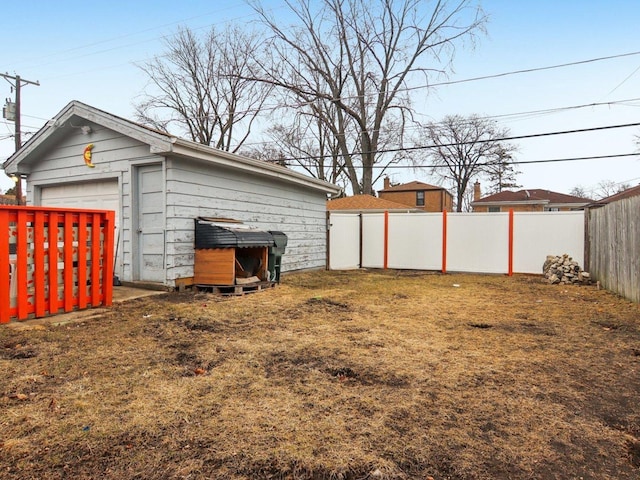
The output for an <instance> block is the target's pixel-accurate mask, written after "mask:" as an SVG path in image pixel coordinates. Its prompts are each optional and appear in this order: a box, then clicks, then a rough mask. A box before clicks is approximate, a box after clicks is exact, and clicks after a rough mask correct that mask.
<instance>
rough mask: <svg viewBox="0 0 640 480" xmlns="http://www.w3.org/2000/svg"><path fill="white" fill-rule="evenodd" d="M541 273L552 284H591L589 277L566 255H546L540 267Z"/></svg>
mask: <svg viewBox="0 0 640 480" xmlns="http://www.w3.org/2000/svg"><path fill="white" fill-rule="evenodd" d="M542 273H543V274H544V278H545V279H546V280H547V282H549V283H551V284H554V283H560V284H565V285H566V284H570V283H577V284H582V285H586V284H589V283H591V275H589V273H588V272H585V271H583V270H582V268H580V265H579V264H578V262H576V261H575V260H573V259H572V258H571V257H570V256H569V255H567V254H566V253H565V254H564V255H559V256H556V255H547V259H546V260H545V262H544V265H543V266H542Z"/></svg>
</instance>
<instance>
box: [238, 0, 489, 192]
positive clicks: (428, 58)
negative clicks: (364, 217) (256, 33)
mask: <svg viewBox="0 0 640 480" xmlns="http://www.w3.org/2000/svg"><path fill="white" fill-rule="evenodd" d="M250 3H251V5H252V6H253V8H254V9H255V11H256V12H257V13H258V14H259V16H260V19H261V21H262V23H263V24H264V25H265V26H266V27H268V29H269V30H270V31H271V32H272V38H271V41H270V42H269V43H268V52H269V54H270V56H269V57H266V58H265V60H264V62H263V63H262V65H261V66H262V69H261V72H260V74H259V75H257V76H255V77H252V78H254V79H256V80H259V81H262V82H264V83H267V84H269V85H273V86H275V87H278V88H279V89H281V90H283V91H285V92H287V94H288V96H289V98H290V100H295V102H296V108H298V109H300V108H306V109H307V111H308V112H309V114H311V115H314V116H315V117H316V118H317V119H318V120H320V122H322V123H323V127H322V128H323V129H324V130H325V131H326V132H330V133H331V135H332V136H333V137H334V141H335V144H336V145H337V147H338V148H339V152H340V156H341V161H340V162H341V164H340V168H344V172H345V174H346V175H347V177H348V179H349V183H350V184H351V188H352V190H353V193H372V191H373V183H374V182H375V180H376V178H378V177H379V176H380V175H382V174H383V173H384V170H385V168H386V167H388V166H389V165H390V164H391V163H394V162H398V161H401V160H402V159H403V154H402V153H401V149H402V146H403V133H404V125H405V123H406V122H408V121H409V120H410V119H411V113H412V107H411V103H410V101H409V87H410V81H411V80H412V79H413V78H414V77H415V76H416V75H420V78H421V80H422V81H423V82H424V83H425V84H427V85H428V83H429V78H430V76H431V75H432V74H434V73H438V74H440V73H442V72H444V71H447V70H448V68H449V67H450V63H451V60H452V58H453V54H454V51H455V48H456V47H457V46H458V45H459V44H460V43H461V42H462V41H463V40H466V39H473V36H474V34H475V33H476V32H478V31H481V30H482V29H483V26H484V23H485V16H484V14H483V13H482V11H481V10H480V9H479V8H477V7H473V6H472V0H455V1H447V0H439V1H435V2H428V1H426V0H318V1H311V0H285V4H286V5H287V7H288V10H289V13H290V14H291V15H287V14H285V15H282V18H287V19H288V18H291V16H293V18H295V20H296V22H297V23H296V25H294V26H291V27H290V26H287V25H284V24H283V23H282V22H280V21H278V20H276V19H275V18H273V16H271V15H270V14H269V12H268V11H267V10H266V9H264V8H263V7H262V6H261V5H260V4H259V3H258V0H250ZM385 150H387V151H389V150H395V151H396V152H395V153H384V151H385Z"/></svg>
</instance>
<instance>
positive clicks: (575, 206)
mask: <svg viewBox="0 0 640 480" xmlns="http://www.w3.org/2000/svg"><path fill="white" fill-rule="evenodd" d="M591 203H593V200H591V199H589V198H581V197H575V196H573V195H567V194H564V193H557V192H552V191H550V190H543V189H537V188H536V189H527V190H519V191H517V192H512V191H509V190H505V191H502V192H499V193H494V194H493V195H489V196H487V197H483V198H482V197H481V191H480V183H479V182H476V183H475V185H474V186H473V202H471V207H472V208H473V212H474V213H475V212H508V211H509V210H513V211H514V212H567V211H570V210H580V209H582V208H584V207H585V206H587V205H589V204H591Z"/></svg>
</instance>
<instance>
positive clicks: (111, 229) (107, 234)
mask: <svg viewBox="0 0 640 480" xmlns="http://www.w3.org/2000/svg"><path fill="white" fill-rule="evenodd" d="M115 227H116V213H115V212H113V211H108V212H107V216H106V218H105V219H104V233H103V235H104V245H103V246H102V274H103V277H102V292H103V294H104V298H103V299H102V301H103V303H104V305H107V306H108V305H111V304H112V302H113V250H114V237H115Z"/></svg>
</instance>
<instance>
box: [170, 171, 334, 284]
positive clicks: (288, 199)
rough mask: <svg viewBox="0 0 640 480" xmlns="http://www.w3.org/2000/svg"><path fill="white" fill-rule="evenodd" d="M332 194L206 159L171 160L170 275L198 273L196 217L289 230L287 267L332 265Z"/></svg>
mask: <svg viewBox="0 0 640 480" xmlns="http://www.w3.org/2000/svg"><path fill="white" fill-rule="evenodd" d="M325 212H326V194H325V193H323V192H316V191H313V190H310V189H306V188H304V187H301V186H297V185H293V184H291V183H288V182H284V181H278V180H274V179H273V178H266V177H262V176H260V175H258V174H252V175H250V174H246V173H241V172H237V171H235V170H232V169H225V168H220V167H217V166H213V167H212V166H210V165H207V164H205V163H201V162H185V161H180V162H177V161H172V160H169V161H168V162H167V253H168V254H169V255H168V263H167V278H168V279H169V280H175V279H176V278H181V277H188V276H192V275H193V255H194V251H193V243H194V231H193V221H194V218H197V217H199V216H203V217H222V218H233V219H236V220H241V221H243V222H244V223H247V224H249V225H253V226H255V227H257V228H261V229H263V230H279V231H283V232H284V233H286V234H287V237H288V245H287V250H286V253H285V255H284V257H283V266H282V269H283V271H288V270H299V269H306V268H321V267H322V268H323V267H325V265H326V213H325Z"/></svg>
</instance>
